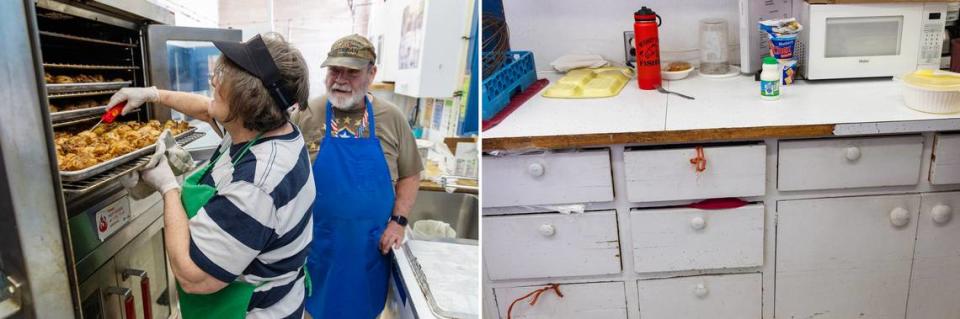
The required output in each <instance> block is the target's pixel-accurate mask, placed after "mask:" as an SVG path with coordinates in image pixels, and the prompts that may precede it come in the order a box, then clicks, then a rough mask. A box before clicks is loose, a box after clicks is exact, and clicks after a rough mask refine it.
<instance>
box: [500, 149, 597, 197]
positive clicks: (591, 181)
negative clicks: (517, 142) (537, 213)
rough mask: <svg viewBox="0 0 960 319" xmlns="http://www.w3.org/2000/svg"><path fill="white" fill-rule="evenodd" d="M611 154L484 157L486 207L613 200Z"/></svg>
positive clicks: (584, 153)
mask: <svg viewBox="0 0 960 319" xmlns="http://www.w3.org/2000/svg"><path fill="white" fill-rule="evenodd" d="M611 174H612V173H611V171H610V151H609V150H606V149H604V150H592V151H579V152H569V153H545V154H533V155H516V156H504V157H493V156H484V157H483V177H482V180H483V207H504V206H521V205H550V204H570V203H588V202H608V201H612V200H613V180H612V177H611Z"/></svg>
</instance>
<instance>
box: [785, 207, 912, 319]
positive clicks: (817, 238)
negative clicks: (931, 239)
mask: <svg viewBox="0 0 960 319" xmlns="http://www.w3.org/2000/svg"><path fill="white" fill-rule="evenodd" d="M919 209H920V195H887V196H861V197H843V198H826V199H805V200H789V201H780V202H778V203H777V238H776V240H777V254H776V259H777V264H776V276H777V277H776V284H777V287H776V292H775V294H776V296H775V304H776V308H775V312H776V314H775V316H774V317H776V318H813V317H817V318H825V319H826V318H838V319H846V318H903V316H904V314H905V313H906V305H907V291H908V290H909V288H910V286H911V285H910V272H911V264H913V252H914V240H915V238H916V237H917V236H916V235H917V224H916V223H917V222H922V221H918V220H917V215H918V211H919Z"/></svg>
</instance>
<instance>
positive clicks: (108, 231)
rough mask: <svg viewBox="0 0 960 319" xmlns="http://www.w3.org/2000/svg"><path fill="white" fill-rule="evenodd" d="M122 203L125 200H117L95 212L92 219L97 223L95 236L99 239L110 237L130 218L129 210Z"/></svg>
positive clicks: (124, 202)
mask: <svg viewBox="0 0 960 319" xmlns="http://www.w3.org/2000/svg"><path fill="white" fill-rule="evenodd" d="M124 204H126V201H123V200H119V201H116V202H114V203H113V204H110V206H107V207H105V208H103V209H101V210H100V211H99V212H97V215H96V217H95V219H94V220H95V221H96V223H97V238H99V239H100V241H103V240H105V239H107V237H110V235H112V234H113V233H115V232H116V231H117V230H118V229H120V228H121V227H123V225H125V224H126V223H127V221H129V220H130V210H129V209H127V208H126V205H124Z"/></svg>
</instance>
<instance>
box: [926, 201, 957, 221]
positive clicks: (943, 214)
mask: <svg viewBox="0 0 960 319" xmlns="http://www.w3.org/2000/svg"><path fill="white" fill-rule="evenodd" d="M931 213H932V215H933V222H934V223H937V224H946V223H947V222H949V221H950V218H951V217H953V209H952V208H950V206H947V205H943V204H940V205H937V206H933V211H931Z"/></svg>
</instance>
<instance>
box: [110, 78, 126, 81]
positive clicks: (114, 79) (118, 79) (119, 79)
mask: <svg viewBox="0 0 960 319" xmlns="http://www.w3.org/2000/svg"><path fill="white" fill-rule="evenodd" d="M124 81H126V80H124V79H123V78H113V80H110V82H124Z"/></svg>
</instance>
